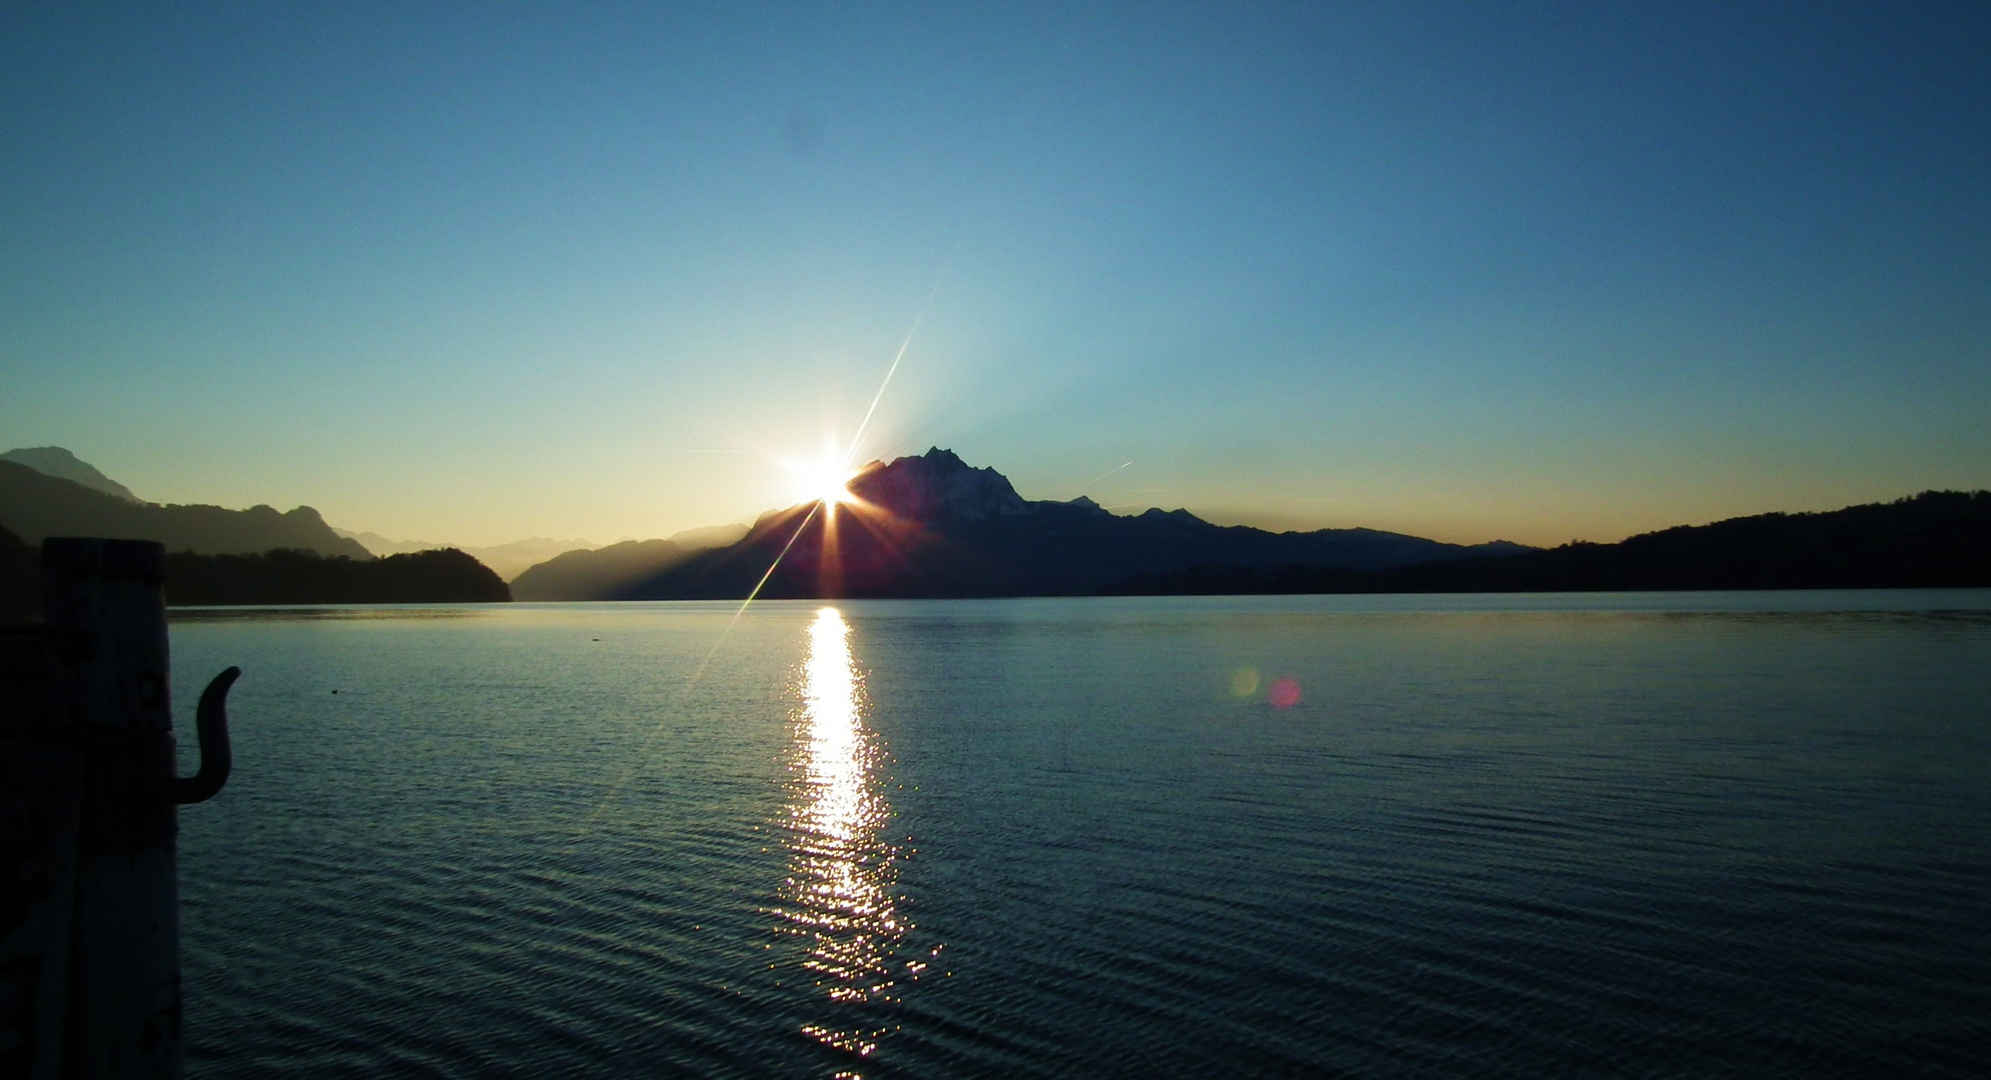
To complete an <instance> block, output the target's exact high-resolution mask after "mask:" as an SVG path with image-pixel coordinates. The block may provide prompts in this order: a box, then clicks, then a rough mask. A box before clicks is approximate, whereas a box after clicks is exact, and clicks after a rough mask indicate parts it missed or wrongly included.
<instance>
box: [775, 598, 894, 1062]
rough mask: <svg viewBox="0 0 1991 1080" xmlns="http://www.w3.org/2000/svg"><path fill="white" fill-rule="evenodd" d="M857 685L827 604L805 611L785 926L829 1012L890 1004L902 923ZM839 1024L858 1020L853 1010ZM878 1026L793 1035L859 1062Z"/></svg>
mask: <svg viewBox="0 0 1991 1080" xmlns="http://www.w3.org/2000/svg"><path fill="white" fill-rule="evenodd" d="M862 706H863V682H862V679H861V678H860V677H859V675H858V672H857V668H856V665H855V664H854V663H853V662H852V659H851V655H850V627H849V624H847V623H846V622H845V621H844V618H843V613H842V612H840V611H838V610H837V609H836V608H833V607H826V608H822V609H821V610H819V611H817V612H816V619H815V622H814V623H812V624H811V625H810V627H809V651H808V658H807V660H806V661H805V662H804V664H803V668H802V710H801V715H800V718H799V721H798V723H797V730H796V742H797V750H798V753H797V755H796V756H797V761H796V765H795V773H796V777H795V781H794V783H793V791H794V798H793V800H792V802H791V805H790V808H789V822H788V824H789V855H790V857H789V877H788V880H787V882H786V883H785V885H784V887H783V889H782V900H783V906H781V907H779V908H777V909H775V910H776V913H777V914H778V915H780V916H781V917H782V918H783V919H784V920H785V922H786V924H787V925H786V929H788V930H789V931H790V932H792V933H795V934H798V935H800V936H802V937H803V938H804V939H806V941H807V945H808V956H807V958H806V959H805V960H804V961H803V967H804V968H805V969H807V970H808V971H809V972H810V973H811V974H812V975H813V976H814V978H815V982H816V985H817V986H818V987H819V988H821V990H822V991H823V993H824V994H825V995H826V996H827V997H828V998H829V999H830V1001H832V1002H834V1003H837V1004H838V1005H840V1006H861V1005H864V1004H866V1003H877V1002H889V1001H893V1000H896V999H895V997H894V996H893V987H894V985H895V984H896V980H895V978H894V971H893V959H894V951H895V949H896V947H897V946H898V944H899V943H900V941H901V940H903V939H904V937H905V934H906V930H907V929H908V927H907V925H906V924H905V923H904V921H903V920H902V919H901V918H900V916H899V913H898V905H897V898H896V896H895V892H894V890H895V886H896V884H897V873H896V869H895V867H894V860H895V858H896V852H895V851H894V849H893V847H892V846H891V844H889V843H888V842H887V841H886V840H885V838H884V837H883V836H882V835H881V830H882V829H883V828H884V827H885V824H886V821H887V819H888V817H889V815H890V807H889V806H888V805H887V804H886V802H885V797H884V794H883V792H882V791H881V790H880V783H879V779H878V777H877V776H876V768H877V765H878V760H879V757H880V749H879V746H878V743H877V740H876V737H875V736H874V735H873V734H872V733H871V732H869V731H867V730H866V729H865V727H864V721H863V708H862ZM841 1019H843V1020H846V1021H858V1020H861V1019H863V1017H862V1015H861V1014H859V1013H847V1014H844V1016H843V1017H841ZM887 1030H889V1029H888V1028H884V1027H880V1026H877V1025H876V1024H875V1023H872V1024H862V1023H848V1022H847V1023H813V1024H807V1025H804V1026H803V1028H802V1031H803V1033H804V1034H806V1035H808V1036H809V1037H811V1038H813V1039H816V1040H817V1041H819V1042H822V1043H824V1044H826V1045H829V1046H833V1047H836V1048H838V1049H841V1050H847V1051H850V1052H851V1053H854V1054H857V1055H859V1056H868V1055H870V1054H871V1053H872V1052H873V1051H874V1050H876V1049H877V1048H878V1039H879V1038H880V1037H881V1036H883V1035H884V1034H885V1032H886V1031H887Z"/></svg>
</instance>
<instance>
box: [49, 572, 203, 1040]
mask: <svg viewBox="0 0 1991 1080" xmlns="http://www.w3.org/2000/svg"><path fill="white" fill-rule="evenodd" d="M164 571H165V550H164V549H163V548H162V547H161V546H160V545H159V544H155V543H150V542H145V541H137V540H101V539H70V538H53V537H52V538H50V539H48V540H46V541H45V542H44V543H43V546H42V575H43V577H42V605H43V613H44V621H45V622H46V623H47V632H48V633H49V635H50V637H51V640H53V641H56V642H58V643H60V642H64V640H65V639H66V642H67V643H66V644H63V645H61V647H59V648H56V649H54V650H53V652H54V653H55V654H56V655H55V657H54V659H55V663H54V665H53V667H52V669H51V670H52V673H53V677H52V678H51V680H50V687H49V690H50V694H49V701H50V706H51V709H52V711H53V714H54V721H55V723H56V724H57V725H58V726H60V727H62V728H64V729H66V730H67V731H69V732H70V733H71V737H72V738H74V739H75V740H77V741H76V745H78V746H80V747H81V749H82V783H81V789H80V790H81V800H80V813H79V815H78V820H77V833H76V845H77V846H76V865H75V886H74V890H75V893H74V895H75V900H74V914H73V922H72V924H71V927H70V950H69V953H70V955H69V963H68V965H67V966H68V979H67V982H68V991H69V993H68V1003H67V1004H68V1007H67V1009H66V1016H65V1017H64V1021H63V1024H64V1038H63V1045H62V1050H61V1054H62V1058H63V1061H62V1065H61V1070H62V1075H64V1076H75V1077H120V1078H122V1077H178V1076H180V1075H181V1071H182V1057H181V1041H180V941H179V938H180V914H179V889H178V881H177V878H176V869H175V865H174V863H175V858H174V855H175V852H174V834H175V832H176V831H177V828H178V823H177V820H176V818H175V813H174V806H173V803H172V802H171V801H169V800H168V799H166V798H164V797H162V792H163V791H164V790H165V789H166V787H167V785H168V783H169V781H170V778H171V777H172V775H173V772H174V767H173V733H172V732H173V721H172V714H171V712H170V705H169V702H170V698H169V695H168V694H167V686H166V674H167V665H166V605H165V598H164V596H163V594H162V592H161V588H160V586H161V579H162V577H163V574H164ZM37 1067H39V1065H37Z"/></svg>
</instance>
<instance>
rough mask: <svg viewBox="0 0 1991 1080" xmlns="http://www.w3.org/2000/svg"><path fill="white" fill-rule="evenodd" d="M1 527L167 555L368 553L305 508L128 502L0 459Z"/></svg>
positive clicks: (33, 536)
mask: <svg viewBox="0 0 1991 1080" xmlns="http://www.w3.org/2000/svg"><path fill="white" fill-rule="evenodd" d="M0 525H4V526H6V527H7V528H8V529H9V530H11V531H13V532H14V533H15V534H16V535H18V536H19V537H20V538H21V539H22V540H24V541H26V542H28V543H29V544H36V545H38V544H40V543H41V541H42V538H43V537H47V536H106V537H112V538H115V539H122V540H152V541H156V542H158V543H161V544H164V545H165V546H166V550H167V551H169V552H175V551H195V552H200V553H202V554H209V555H243V554H256V553H260V552H264V551H270V550H272V549H276V548H288V549H296V550H304V551H315V552H318V553H319V554H321V555H331V556H345V557H347V558H351V559H356V560H361V561H364V560H368V559H371V558H373V556H372V554H371V553H369V552H368V551H367V550H366V548H364V547H362V546H361V545H360V544H359V543H358V542H356V541H353V540H348V539H346V538H345V537H342V536H340V535H338V534H337V533H335V532H333V531H332V529H331V527H330V526H328V525H326V524H325V519H324V518H322V517H320V516H318V511H316V510H313V509H312V508H311V507H308V506H300V507H298V508H296V509H295V510H291V511H288V512H282V513H279V512H278V511H277V510H276V508H274V507H270V506H253V507H250V508H249V509H247V510H228V509H224V508H222V507H219V506H177V505H166V506H161V505H158V504H155V503H138V502H131V501H129V500H127V499H123V498H119V497H117V496H114V495H107V494H105V493H104V492H101V491H95V490H92V489H91V488H88V487H85V486H83V485H82V484H79V483H76V482H75V481H72V480H64V479H61V478H59V477H54V476H49V475H46V474H44V473H42V472H40V471H38V470H36V469H32V468H29V467H28V466H26V465H21V464H17V463H15V462H12V461H0Z"/></svg>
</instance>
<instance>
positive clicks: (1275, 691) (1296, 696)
mask: <svg viewBox="0 0 1991 1080" xmlns="http://www.w3.org/2000/svg"><path fill="white" fill-rule="evenodd" d="M1265 700H1266V701H1267V702H1269V703H1270V704H1271V705H1272V707H1273V708H1275V709H1290V708H1292V707H1293V706H1295V705H1298V704H1299V703H1300V683H1299V680H1297V679H1293V678H1291V677H1281V678H1277V679H1274V680H1272V689H1271V690H1268V691H1266V694H1265Z"/></svg>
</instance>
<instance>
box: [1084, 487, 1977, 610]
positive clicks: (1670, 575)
mask: <svg viewBox="0 0 1991 1080" xmlns="http://www.w3.org/2000/svg"><path fill="white" fill-rule="evenodd" d="M1973 586H1991V492H1986V491H1977V492H1968V493H1966V492H1958V491H1926V492H1923V493H1922V494H1920V495H1916V496H1914V497H1912V498H1906V499H1900V500H1897V501H1895V502H1891V503H1871V504H1868V505H1864V506H1849V507H1847V508H1845V509H1843V510H1833V511H1829V512H1825V513H1814V514H1758V515H1755V516H1753V517H1740V518H1730V519H1728V520H1726V521H1717V522H1715V523H1713V524H1711V525H1681V526H1678V527H1675V528H1671V529H1662V530H1660V531H1659V532H1652V533H1645V534H1642V535H1639V536H1634V537H1631V538H1630V539H1627V540H1624V541H1621V542H1619V543H1616V544H1588V543H1574V544H1564V545H1563V546H1561V547H1558V548H1552V549H1550V550H1547V551H1529V552H1524V553H1520V554H1514V555H1509V556H1506V557H1501V558H1470V559H1459V560H1453V561H1449V562H1434V563H1425V564H1422V565H1417V566H1404V567H1391V568H1385V569H1376V570H1349V569H1346V568H1332V567H1325V566H1308V565H1300V564H1289V565H1286V566H1275V567H1266V566H1255V567H1252V566H1239V565H1222V564H1219V563H1216V562H1214V561H1213V562H1210V563H1205V564H1202V565H1198V566H1195V567H1190V568H1185V569H1182V570H1177V571H1172V572H1166V573H1149V574H1142V575H1134V576H1130V577H1128V578H1126V579H1124V580H1122V581H1119V582H1115V583H1114V584H1112V585H1109V586H1107V587H1106V588H1104V589H1102V590H1101V591H1102V592H1108V593H1118V594H1143V595H1176V594H1185V593H1187V594H1197V593H1220V594H1234V593H1346V592H1564V591H1567V592H1597V591H1620V590H1623V591H1644V590H1667V589H1862V588H1963V587H1973Z"/></svg>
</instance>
